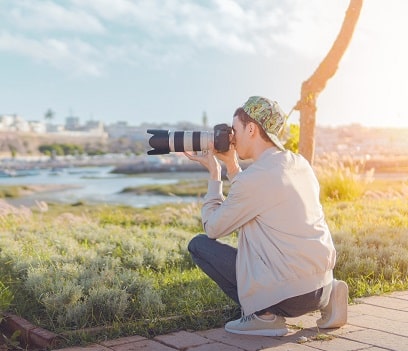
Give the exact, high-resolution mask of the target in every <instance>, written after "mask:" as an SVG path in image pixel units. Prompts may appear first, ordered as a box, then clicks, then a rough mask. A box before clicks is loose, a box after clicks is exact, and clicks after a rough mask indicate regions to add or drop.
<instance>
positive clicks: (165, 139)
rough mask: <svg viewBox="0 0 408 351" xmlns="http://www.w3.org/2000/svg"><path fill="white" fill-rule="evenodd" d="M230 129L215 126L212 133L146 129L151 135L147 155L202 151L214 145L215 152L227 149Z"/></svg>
mask: <svg viewBox="0 0 408 351" xmlns="http://www.w3.org/2000/svg"><path fill="white" fill-rule="evenodd" d="M231 131H232V128H231V127H229V126H228V125H227V124H217V125H216V126H215V127H214V131H210V132H209V131H169V130H163V129H148V130H147V133H149V134H153V135H152V136H151V137H150V139H149V145H150V146H151V147H152V150H149V151H148V152H147V154H148V155H164V154H168V153H170V152H183V151H204V150H208V149H209V148H210V143H211V142H213V143H214V148H215V149H216V150H217V151H220V152H224V151H227V150H228V149H229V135H230V134H231Z"/></svg>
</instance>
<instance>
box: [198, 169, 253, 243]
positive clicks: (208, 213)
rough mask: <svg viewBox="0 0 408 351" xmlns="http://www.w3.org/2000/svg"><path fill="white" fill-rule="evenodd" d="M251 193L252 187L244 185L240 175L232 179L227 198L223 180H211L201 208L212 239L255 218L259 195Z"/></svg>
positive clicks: (224, 234)
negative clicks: (223, 191) (223, 190)
mask: <svg viewBox="0 0 408 351" xmlns="http://www.w3.org/2000/svg"><path fill="white" fill-rule="evenodd" d="M241 174H242V173H241ZM245 184H247V182H245ZM251 194H252V191H251V189H250V188H248V186H245V185H244V182H242V181H241V179H240V177H239V176H235V177H234V179H233V180H232V182H231V188H230V191H229V193H228V196H227V197H226V198H224V196H223V195H222V182H221V181H215V180H209V181H208V192H207V194H206V195H205V197H204V203H203V207H202V210H201V215H202V222H203V227H204V230H205V232H206V234H207V236H208V237H209V238H212V239H217V238H221V237H223V236H226V235H229V234H231V233H232V232H233V231H235V230H237V229H239V228H240V227H241V226H242V225H243V224H245V223H247V222H248V221H250V220H252V219H254V218H255V217H256V216H257V214H258V213H257V211H259V204H257V202H258V201H259V197H258V196H251Z"/></svg>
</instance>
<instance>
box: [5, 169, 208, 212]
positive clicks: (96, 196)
mask: <svg viewBox="0 0 408 351" xmlns="http://www.w3.org/2000/svg"><path fill="white" fill-rule="evenodd" d="M112 169H113V168H112V167H86V168H68V169H57V170H49V169H48V170H38V171H37V170H36V171H34V172H31V173H28V174H25V175H23V176H18V174H17V175H16V176H13V177H1V178H0V185H60V186H61V187H60V189H59V190H53V191H43V192H35V193H32V194H30V195H27V196H23V197H20V198H13V199H7V200H6V201H7V202H8V203H9V204H11V205H14V206H19V205H24V206H33V205H35V202H36V201H45V202H47V203H68V204H72V203H76V202H79V201H82V202H84V203H87V204H116V205H129V206H132V207H147V206H152V205H157V204H161V203H169V202H171V203H174V202H193V201H197V200H198V199H197V198H196V197H177V196H161V195H135V194H131V193H120V192H121V191H122V190H123V189H124V188H127V187H137V186H141V185H149V184H172V183H173V184H174V183H177V182H178V181H179V180H181V179H197V178H206V177H207V173H205V172H194V173H178V172H168V173H157V174H143V175H132V176H129V175H121V174H114V173H111V171H112Z"/></svg>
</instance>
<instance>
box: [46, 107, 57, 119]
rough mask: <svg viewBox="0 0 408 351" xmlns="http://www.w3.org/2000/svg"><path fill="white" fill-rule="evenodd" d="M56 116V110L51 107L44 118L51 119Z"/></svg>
mask: <svg viewBox="0 0 408 351" xmlns="http://www.w3.org/2000/svg"><path fill="white" fill-rule="evenodd" d="M54 117H55V112H54V111H53V110H51V109H50V108H49V109H48V110H47V111H46V112H45V114H44V118H45V119H46V120H47V121H51V120H52V119H53V118H54Z"/></svg>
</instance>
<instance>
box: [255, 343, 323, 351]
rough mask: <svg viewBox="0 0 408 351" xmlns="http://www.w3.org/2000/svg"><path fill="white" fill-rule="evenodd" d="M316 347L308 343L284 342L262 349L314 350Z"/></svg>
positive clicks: (269, 350)
mask: <svg viewBox="0 0 408 351" xmlns="http://www.w3.org/2000/svg"><path fill="white" fill-rule="evenodd" d="M314 350H316V349H315V348H312V347H310V346H309V345H307V344H293V343H288V344H282V345H279V346H274V347H272V348H271V347H268V348H266V349H260V351H314Z"/></svg>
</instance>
